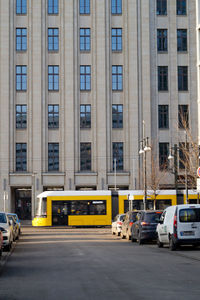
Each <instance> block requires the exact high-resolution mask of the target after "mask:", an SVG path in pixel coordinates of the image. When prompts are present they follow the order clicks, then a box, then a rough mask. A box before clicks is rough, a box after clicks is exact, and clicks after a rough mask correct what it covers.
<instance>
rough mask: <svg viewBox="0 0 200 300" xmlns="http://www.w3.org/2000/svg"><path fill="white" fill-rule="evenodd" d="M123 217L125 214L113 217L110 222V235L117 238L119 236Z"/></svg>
mask: <svg viewBox="0 0 200 300" xmlns="http://www.w3.org/2000/svg"><path fill="white" fill-rule="evenodd" d="M124 217H125V214H118V215H116V216H115V218H114V220H113V222H112V234H117V235H118V236H120V234H121V229H122V223H123V222H124Z"/></svg>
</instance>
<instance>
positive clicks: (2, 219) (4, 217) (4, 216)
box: [0, 213, 7, 223]
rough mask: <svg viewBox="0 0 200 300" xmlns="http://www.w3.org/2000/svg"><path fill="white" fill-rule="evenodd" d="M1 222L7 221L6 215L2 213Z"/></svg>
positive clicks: (0, 215)
mask: <svg viewBox="0 0 200 300" xmlns="http://www.w3.org/2000/svg"><path fill="white" fill-rule="evenodd" d="M0 223H7V220H6V215H5V214H1V213H0Z"/></svg>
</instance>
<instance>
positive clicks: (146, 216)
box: [131, 210, 162, 245]
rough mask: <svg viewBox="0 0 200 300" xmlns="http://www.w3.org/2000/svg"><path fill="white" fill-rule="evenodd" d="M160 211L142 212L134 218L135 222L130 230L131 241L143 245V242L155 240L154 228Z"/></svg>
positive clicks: (160, 213)
mask: <svg viewBox="0 0 200 300" xmlns="http://www.w3.org/2000/svg"><path fill="white" fill-rule="evenodd" d="M161 215H162V211H158V210H142V211H140V212H138V214H137V216H136V219H137V220H136V222H135V223H133V226H132V228H131V241H132V242H136V241H138V242H139V244H140V245H141V244H143V243H144V242H145V241H153V240H157V232H156V228H157V225H158V222H159V220H160V217H161Z"/></svg>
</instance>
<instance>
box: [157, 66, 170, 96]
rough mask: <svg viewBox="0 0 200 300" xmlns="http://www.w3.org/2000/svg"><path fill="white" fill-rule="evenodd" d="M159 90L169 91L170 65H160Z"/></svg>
mask: <svg viewBox="0 0 200 300" xmlns="http://www.w3.org/2000/svg"><path fill="white" fill-rule="evenodd" d="M158 90H159V91H168V67H166V66H162V67H158Z"/></svg>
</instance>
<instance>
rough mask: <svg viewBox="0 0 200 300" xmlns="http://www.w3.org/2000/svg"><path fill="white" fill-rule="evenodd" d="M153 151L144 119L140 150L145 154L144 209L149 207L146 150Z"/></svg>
mask: <svg viewBox="0 0 200 300" xmlns="http://www.w3.org/2000/svg"><path fill="white" fill-rule="evenodd" d="M147 151H151V147H150V146H149V137H145V122H144V120H143V139H142V140H141V141H140V151H139V154H143V183H144V198H143V203H144V210H146V209H147V166H146V164H147V158H146V152H147Z"/></svg>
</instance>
